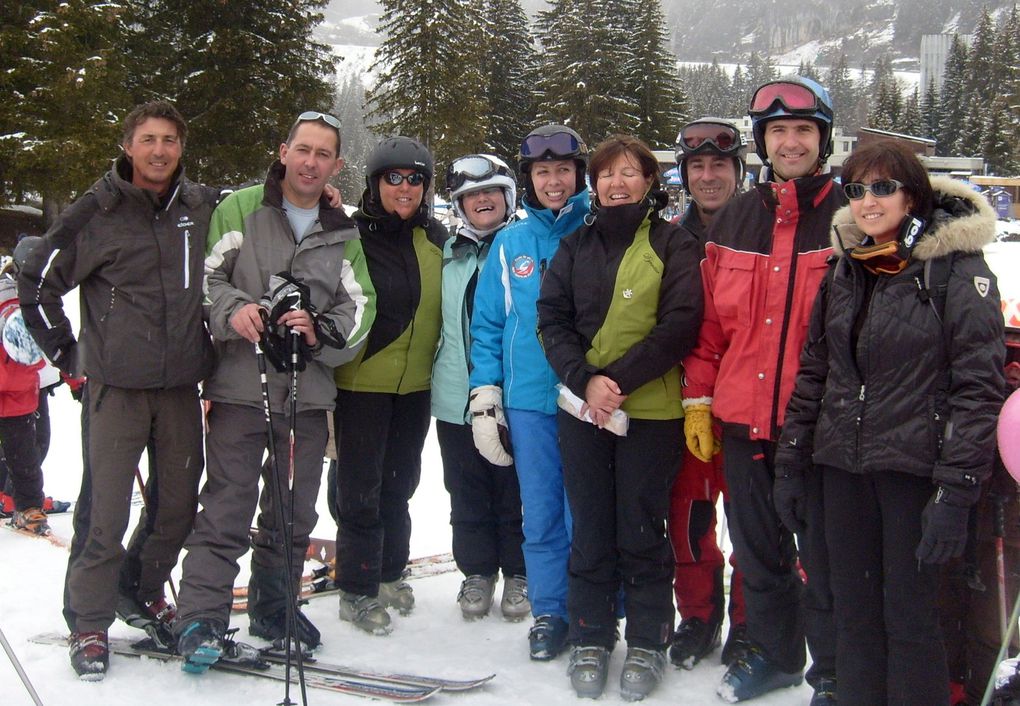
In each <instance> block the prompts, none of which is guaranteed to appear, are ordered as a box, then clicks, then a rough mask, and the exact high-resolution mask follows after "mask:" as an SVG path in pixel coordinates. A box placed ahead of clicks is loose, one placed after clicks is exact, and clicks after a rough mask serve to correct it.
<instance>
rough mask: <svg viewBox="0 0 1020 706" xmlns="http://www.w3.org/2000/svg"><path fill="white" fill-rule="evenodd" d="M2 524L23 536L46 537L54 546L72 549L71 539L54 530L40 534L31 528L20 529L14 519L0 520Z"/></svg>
mask: <svg viewBox="0 0 1020 706" xmlns="http://www.w3.org/2000/svg"><path fill="white" fill-rule="evenodd" d="M0 526H3V527H6V528H7V529H9V530H10V531H11V532H14V533H15V534H20V535H21V536H23V537H33V538H35V539H45V540H46V541H48V542H49V543H50V544H52V545H53V546H55V547H60V548H61V549H70V548H71V543H70V542H69V541H67V540H66V539H64V538H63V537H59V536H57V535H55V534H53V530H50V531H48V532H45V533H43V534H39V533H37V532H33V531H31V530H26V529H19V528H17V527H15V526H14V520H2V521H0Z"/></svg>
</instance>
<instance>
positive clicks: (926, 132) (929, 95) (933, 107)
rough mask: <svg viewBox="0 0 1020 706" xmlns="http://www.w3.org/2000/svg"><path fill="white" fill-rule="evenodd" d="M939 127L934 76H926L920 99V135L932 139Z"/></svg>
mask: <svg viewBox="0 0 1020 706" xmlns="http://www.w3.org/2000/svg"><path fill="white" fill-rule="evenodd" d="M938 127H939V91H938V89H937V88H936V87H935V77H934V76H929V77H928V87H927V88H926V89H925V91H924V98H923V99H922V100H921V136H922V137H927V138H928V139H931V140H934V139H935V135H936V134H937V133H938Z"/></svg>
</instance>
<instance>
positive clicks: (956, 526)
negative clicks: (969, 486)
mask: <svg viewBox="0 0 1020 706" xmlns="http://www.w3.org/2000/svg"><path fill="white" fill-rule="evenodd" d="M969 519H970V505H969V504H967V503H966V502H962V501H961V500H960V499H959V498H955V497H953V493H952V492H951V491H948V490H947V489H946V488H945V487H944V486H941V485H940V486H939V489H938V490H936V491H935V494H934V495H932V496H931V499H930V500H929V501H928V504H927V505H925V507H924V512H922V513H921V543H920V544H918V545H917V551H916V552H915V555H916V556H917V558H918V560H919V561H923V562H924V563H926V564H944V563H946V562H947V561H949V560H950V559H955V558H956V557H958V556H962V555H963V550H964V548H965V547H966V546H967V523H968V520H969Z"/></svg>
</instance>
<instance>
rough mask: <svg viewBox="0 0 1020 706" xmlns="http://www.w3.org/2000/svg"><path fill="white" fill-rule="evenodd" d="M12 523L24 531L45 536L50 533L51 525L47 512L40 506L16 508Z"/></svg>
mask: <svg viewBox="0 0 1020 706" xmlns="http://www.w3.org/2000/svg"><path fill="white" fill-rule="evenodd" d="M11 525H13V526H14V528H15V529H19V530H21V531H22V532H31V533H32V534H38V535H40V536H45V535H48V534H50V526H49V524H48V523H47V522H46V513H45V512H43V511H42V510H41V509H40V508H37V507H30V508H28V509H27V510H15V511H14V517H13V518H12V519H11Z"/></svg>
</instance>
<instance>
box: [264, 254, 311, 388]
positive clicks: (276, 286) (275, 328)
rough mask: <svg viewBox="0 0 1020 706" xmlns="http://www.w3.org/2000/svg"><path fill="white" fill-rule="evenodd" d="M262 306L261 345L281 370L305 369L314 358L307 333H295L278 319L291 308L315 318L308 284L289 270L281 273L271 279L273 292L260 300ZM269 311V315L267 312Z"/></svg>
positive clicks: (270, 286) (270, 283)
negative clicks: (292, 333)
mask: <svg viewBox="0 0 1020 706" xmlns="http://www.w3.org/2000/svg"><path fill="white" fill-rule="evenodd" d="M259 305H260V306H261V307H262V309H261V310H260V311H261V313H260V316H262V324H263V327H262V336H261V337H260V341H259V345H261V346H262V351H263V352H264V353H265V354H266V358H268V359H269V362H270V363H271V364H272V366H273V368H275V369H276V371H277V372H281V373H284V372H291V369H292V368H293V369H295V370H297V371H298V372H300V371H302V370H304V369H305V367H306V364H307V362H308V361H309V360H311V359H312V349H311V348H310V347H309V346H308V344H307V343H305V340H304V336H293V335H291V330H290V328H289V327H287V326H281V325H278V324H277V323H276V322H277V321H278V320H279V318H280V317H281V316H283V315H284V314H286V313H287V312H288V311H298V310H300V309H303V310H305V311H307V312H308V313H309V314H311V315H312V317H313V319H314V317H315V309H314V307H313V306H312V304H311V292H310V291H309V289H308V285H306V284H304V283H303V282H300V281H298V280H297V279H295V278H294V276H293V275H292V274H290V273H289V272H280V273H278V274H275V275H273V276H272V277H270V278H269V292H268V293H267V294H266V295H265V296H264V297H262V301H261V302H259ZM266 310H268V311H269V314H268V315H267V314H266V313H265V312H266ZM295 346H297V363H296V365H295V364H294V355H293V354H294V347H295Z"/></svg>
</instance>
